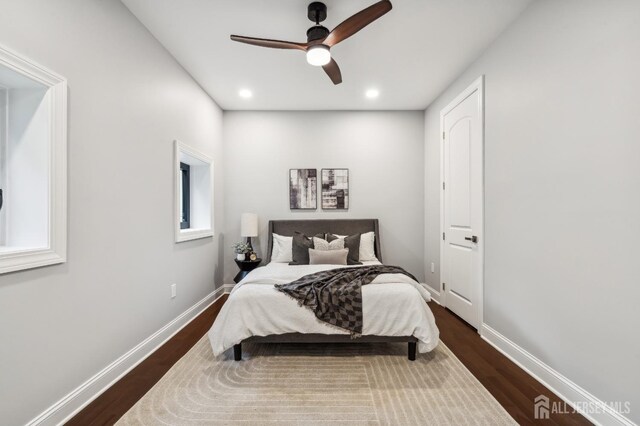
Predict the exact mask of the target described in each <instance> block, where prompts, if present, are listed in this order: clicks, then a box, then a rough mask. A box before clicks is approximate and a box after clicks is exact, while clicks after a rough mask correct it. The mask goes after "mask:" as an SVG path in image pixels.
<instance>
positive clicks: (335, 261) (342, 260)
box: [309, 249, 349, 265]
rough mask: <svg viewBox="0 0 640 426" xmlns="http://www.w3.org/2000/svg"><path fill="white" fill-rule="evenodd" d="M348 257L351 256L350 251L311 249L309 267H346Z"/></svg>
mask: <svg viewBox="0 0 640 426" xmlns="http://www.w3.org/2000/svg"><path fill="white" fill-rule="evenodd" d="M347 256H349V249H342V250H315V249H309V265H346V264H347Z"/></svg>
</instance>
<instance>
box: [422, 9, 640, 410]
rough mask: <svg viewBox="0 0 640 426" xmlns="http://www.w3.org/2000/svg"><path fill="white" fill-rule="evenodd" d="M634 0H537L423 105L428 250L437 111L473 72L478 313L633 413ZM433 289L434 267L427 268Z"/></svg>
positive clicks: (637, 26) (636, 351) (639, 253)
mask: <svg viewBox="0 0 640 426" xmlns="http://www.w3.org/2000/svg"><path fill="white" fill-rule="evenodd" d="M639 40H640V2H638V1H637V0H616V1H602V0H589V1H584V0H579V1H578V0H573V1H570V0H563V1H557V0H546V1H542V0H541V1H537V2H534V3H532V5H531V6H530V7H529V8H528V9H527V10H526V11H525V12H524V14H523V15H522V16H521V17H520V18H519V20H517V21H516V22H515V23H514V24H513V25H512V26H511V27H510V28H509V29H508V30H507V31H506V32H505V33H503V34H502V36H501V37H500V38H499V39H498V40H497V41H496V42H495V43H494V45H493V46H491V47H490V48H489V49H488V50H487V51H486V52H485V54H483V56H482V57H481V58H480V59H479V60H478V61H477V62H476V63H475V64H474V65H472V66H471V67H470V69H469V70H467V71H466V72H465V73H464V74H463V75H462V76H461V77H460V78H458V79H457V80H456V81H455V83H453V84H452V85H451V86H450V87H449V88H448V89H447V90H446V91H445V92H444V93H443V94H442V95H441V96H440V97H439V99H438V100H437V101H436V102H435V103H433V104H432V105H431V106H430V107H429V109H428V110H427V112H426V115H425V136H426V152H425V156H426V166H425V167H426V216H427V221H426V260H427V262H426V265H425V267H426V268H428V265H429V263H430V262H432V261H433V262H435V263H436V265H438V263H439V238H440V229H439V213H440V206H439V191H440V183H439V167H440V164H439V159H440V151H439V149H440V128H439V127H440V124H439V120H440V116H439V115H440V110H441V109H442V108H443V107H444V106H445V105H446V104H447V103H449V102H450V101H451V100H452V99H453V98H454V97H455V96H456V95H457V94H458V93H459V92H461V91H462V90H463V89H464V88H465V87H467V86H468V85H469V84H470V83H471V82H472V81H473V80H474V79H475V78H477V77H478V76H480V75H482V74H485V75H486V92H485V98H486V117H485V119H486V146H485V156H486V158H485V167H486V169H485V181H486V206H485V208H486V213H485V214H486V215H485V235H486V259H485V260H486V266H485V268H486V269H485V298H484V307H485V308H484V309H485V311H484V312H485V318H484V321H485V322H486V323H487V324H488V325H489V326H491V327H493V328H494V329H496V330H497V331H498V332H500V333H502V334H503V335H505V336H506V337H508V338H509V339H511V340H512V341H514V342H515V343H516V344H518V345H520V346H521V347H522V348H524V349H525V350H527V351H529V352H530V353H532V354H533V355H534V356H536V357H538V358H539V359H541V360H542V361H543V362H545V363H546V364H548V365H550V366H551V367H553V368H554V369H556V370H558V371H559V372H560V373H562V374H563V375H565V376H566V377H568V378H569V379H571V380H572V381H574V382H575V383H577V384H578V385H580V386H582V387H583V388H585V389H586V390H588V391H589V392H591V393H593V394H594V395H595V396H596V397H598V398H600V399H601V400H604V401H619V400H623V401H627V400H628V401H631V406H632V407H633V408H632V410H633V411H634V412H633V414H631V416H630V417H631V418H632V419H633V420H634V421H636V422H638V421H640V409H639V407H640V393H639V392H638V383H640V368H638V361H639V360H640V339H638V338H637V332H636V331H635V328H636V327H637V326H638V324H640V310H639V309H638V307H637V305H638V301H639V300H640V287H639V286H638V283H640V274H639V272H638V267H637V263H638V259H639V258H640V245H639V244H638V241H640V226H638V223H637V222H638V218H640V197H639V196H638V194H640V172H639V170H640V169H639V166H638V160H639V159H640V143H639V141H640V119H639V118H638V117H640V85H638V76H640V55H639V51H640V50H639V49H640V46H639V44H638V41H639ZM427 281H428V282H429V283H430V284H431V285H432V286H434V287H435V288H438V289H439V284H440V279H439V271H436V273H435V274H431V273H430V272H428V271H427Z"/></svg>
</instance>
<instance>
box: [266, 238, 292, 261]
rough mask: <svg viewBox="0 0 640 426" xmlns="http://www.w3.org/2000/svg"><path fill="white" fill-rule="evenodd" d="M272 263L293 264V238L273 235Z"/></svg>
mask: <svg viewBox="0 0 640 426" xmlns="http://www.w3.org/2000/svg"><path fill="white" fill-rule="evenodd" d="M271 261H272V262H274V263H289V262H293V237H285V236H282V235H278V234H273V247H272V248H271Z"/></svg>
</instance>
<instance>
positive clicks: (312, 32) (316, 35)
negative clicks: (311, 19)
mask: <svg viewBox="0 0 640 426" xmlns="http://www.w3.org/2000/svg"><path fill="white" fill-rule="evenodd" d="M328 35H329V29H328V28H325V27H323V26H322V25H316V26H313V27H311V28H309V29H308V30H307V43H310V42H312V41H313V40H322V39H325V38H327V36H328Z"/></svg>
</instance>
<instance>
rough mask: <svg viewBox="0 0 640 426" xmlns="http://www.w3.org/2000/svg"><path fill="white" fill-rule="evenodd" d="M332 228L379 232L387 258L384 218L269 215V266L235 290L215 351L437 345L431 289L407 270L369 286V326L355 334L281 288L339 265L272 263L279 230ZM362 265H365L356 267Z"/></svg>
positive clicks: (212, 335)
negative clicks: (247, 346)
mask: <svg viewBox="0 0 640 426" xmlns="http://www.w3.org/2000/svg"><path fill="white" fill-rule="evenodd" d="M296 231H298V232H302V233H304V234H306V235H315V234H317V233H332V234H336V235H353V234H358V233H360V234H364V233H368V232H374V235H375V240H374V251H375V257H376V258H377V261H368V262H363V263H364V264H365V265H370V264H380V263H382V251H381V241H380V232H379V225H378V220H377V219H328V220H327V219H325V220H321V219H317V220H274V221H270V222H269V228H268V232H269V234H268V251H267V256H266V260H267V264H266V266H263V267H260V268H257V269H255V270H253V271H252V272H251V273H249V274H248V275H247V276H246V277H245V278H244V279H243V280H242V281H240V283H238V284H237V285H236V286H235V288H234V289H233V291H232V292H231V294H230V296H229V298H228V300H227V302H226V303H225V304H224V306H223V307H222V309H221V310H220V313H219V314H218V317H217V318H216V320H215V322H214V324H213V326H212V327H211V330H210V331H209V340H210V342H211V347H212V349H213V352H214V355H216V356H218V355H221V354H222V353H223V352H225V351H227V350H228V349H230V348H231V347H233V352H234V359H235V360H236V361H240V360H241V359H242V344H243V343H249V342H255V343H293V342H298V343H300V342H302V343H334V342H349V343H354V342H363V343H365V342H368V343H370V342H404V343H407V345H408V359H409V360H411V361H413V360H415V359H416V349H418V350H419V351H420V352H429V351H431V350H432V349H434V348H435V347H436V346H437V344H438V334H439V332H438V328H437V326H436V324H435V320H434V317H433V314H432V313H431V310H430V309H429V307H428V305H427V304H426V302H427V301H429V300H430V296H429V293H428V292H427V291H426V290H425V289H424V288H423V287H422V286H421V285H420V284H419V283H417V282H415V281H414V280H412V279H410V278H408V277H406V276H404V275H400V274H384V275H380V276H379V277H377V278H376V279H375V280H374V281H373V282H372V283H371V284H368V285H364V286H362V305H363V306H362V310H363V316H364V324H363V332H362V335H361V336H359V337H357V338H355V339H354V338H352V336H351V334H350V333H349V332H348V331H347V330H342V329H339V328H337V327H334V326H331V325H330V324H327V323H324V322H321V321H320V320H318V319H317V318H316V317H315V316H314V313H313V312H312V311H311V310H309V309H307V308H305V307H302V306H298V303H297V302H296V301H295V300H293V299H292V298H290V297H289V296H287V295H286V294H284V293H281V292H279V291H277V290H276V289H275V288H274V285H275V284H279V283H287V282H291V281H293V280H295V279H297V278H300V277H301V276H303V275H307V274H310V273H314V272H319V271H324V270H329V269H334V268H339V266H335V265H296V266H291V265H289V264H287V263H276V262H272V261H271V260H272V255H273V252H272V250H273V234H278V235H282V236H292V235H293V234H294V232H296ZM353 267H358V266H353Z"/></svg>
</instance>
